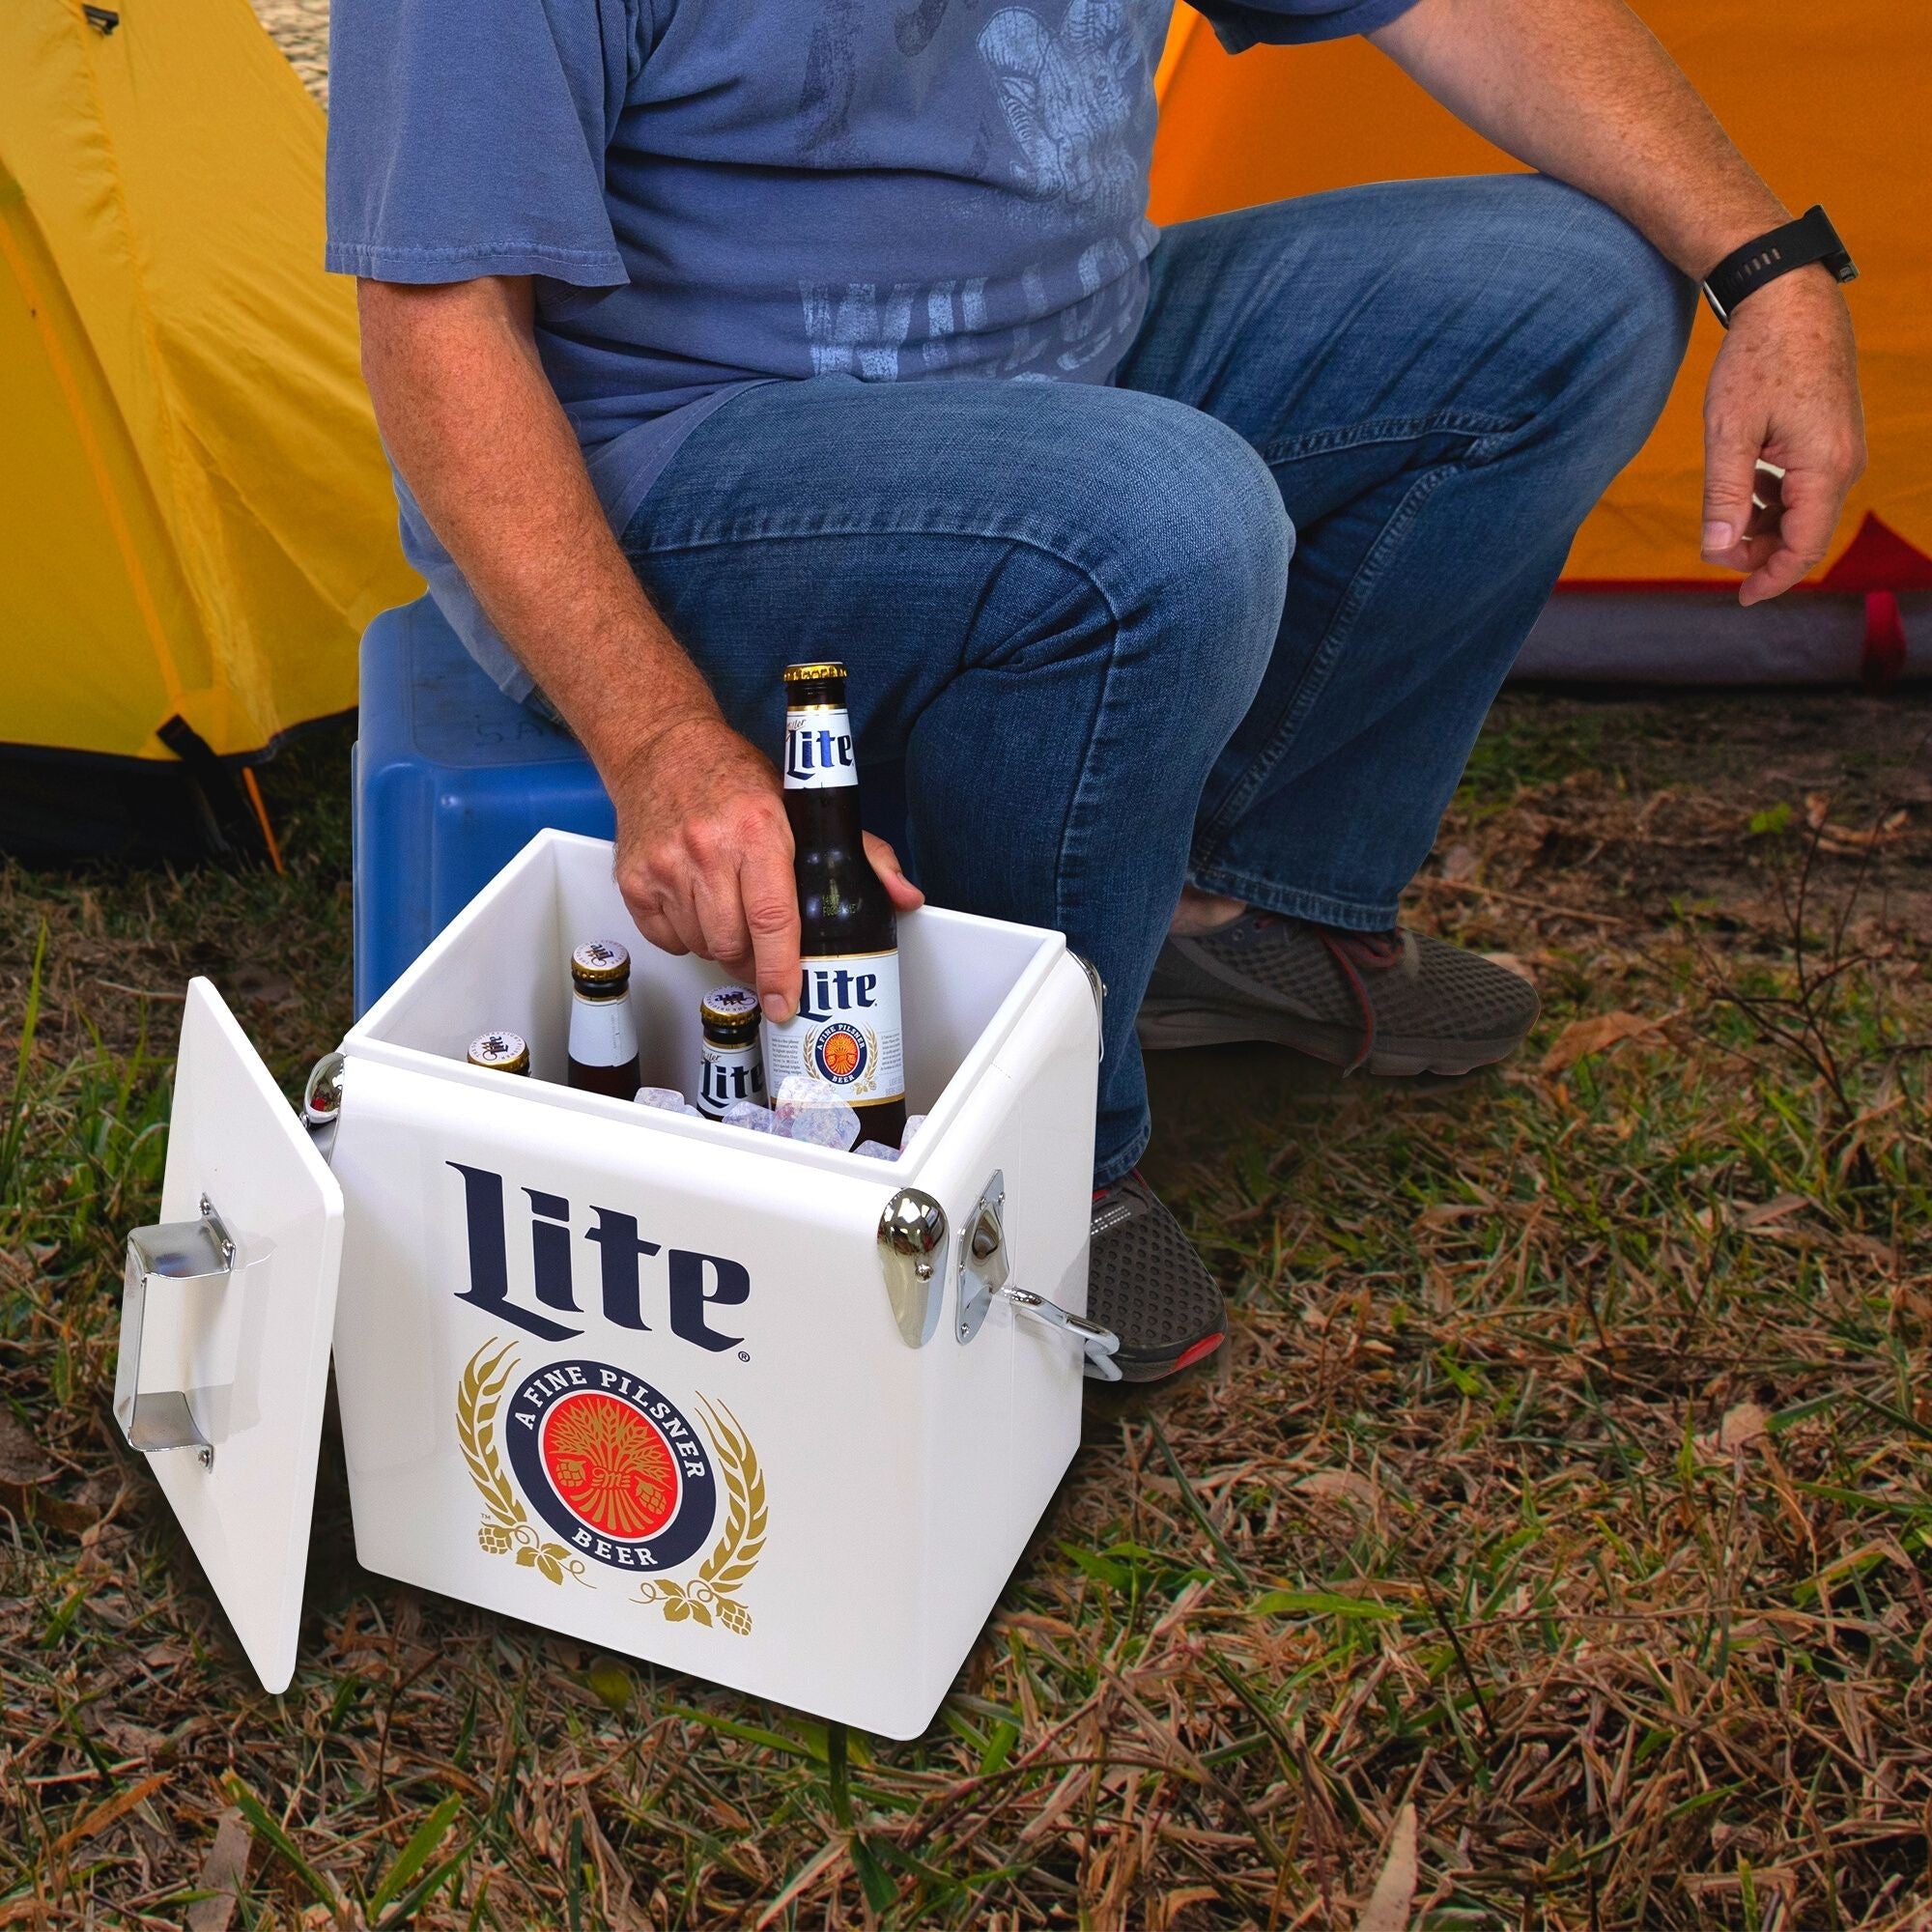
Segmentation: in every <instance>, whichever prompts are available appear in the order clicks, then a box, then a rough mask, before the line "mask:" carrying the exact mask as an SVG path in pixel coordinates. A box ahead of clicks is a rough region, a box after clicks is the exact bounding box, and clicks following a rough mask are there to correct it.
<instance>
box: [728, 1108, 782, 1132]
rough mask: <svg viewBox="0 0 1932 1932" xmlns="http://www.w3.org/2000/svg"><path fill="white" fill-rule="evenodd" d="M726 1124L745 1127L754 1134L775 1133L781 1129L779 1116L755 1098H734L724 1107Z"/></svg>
mask: <svg viewBox="0 0 1932 1932" xmlns="http://www.w3.org/2000/svg"><path fill="white" fill-rule="evenodd" d="M725 1125H726V1126H727V1127H743V1128H745V1129H746V1130H747V1131H748V1132H750V1133H754V1134H775V1133H777V1132H778V1131H779V1121H778V1116H777V1115H776V1114H774V1113H773V1112H772V1110H771V1109H770V1108H769V1107H761V1106H759V1105H758V1103H757V1102H756V1101H755V1100H733V1101H732V1102H731V1104H730V1105H729V1106H728V1107H726V1108H725Z"/></svg>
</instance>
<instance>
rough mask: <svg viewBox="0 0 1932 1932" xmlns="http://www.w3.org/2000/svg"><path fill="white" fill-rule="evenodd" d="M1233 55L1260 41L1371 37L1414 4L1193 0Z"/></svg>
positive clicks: (1404, 0)
mask: <svg viewBox="0 0 1932 1932" xmlns="http://www.w3.org/2000/svg"><path fill="white" fill-rule="evenodd" d="M1193 5H1194V6H1195V8H1196V9H1198V11H1199V12H1201V13H1203V14H1206V15H1207V16H1208V22H1209V24H1210V25H1211V26H1212V27H1213V29H1214V35H1215V38H1216V39H1217V40H1218V41H1219V42H1220V43H1221V44H1222V45H1223V46H1224V47H1226V48H1227V49H1228V51H1229V52H1230V53H1231V54H1237V53H1241V52H1243V51H1244V50H1245V49H1246V48H1248V47H1251V46H1253V45H1254V44H1255V43H1256V42H1258V41H1266V42H1269V43H1273V44H1275V45H1285V44H1293V43H1298V42H1303V41H1339V40H1341V39H1343V38H1344V37H1345V36H1346V35H1349V34H1372V33H1374V32H1375V30H1376V29H1377V28H1378V27H1386V26H1387V25H1388V23H1389V22H1390V21H1391V20H1398V19H1400V18H1401V17H1402V16H1403V14H1406V13H1407V12H1408V10H1409V9H1410V8H1411V7H1413V6H1414V5H1415V0H1193Z"/></svg>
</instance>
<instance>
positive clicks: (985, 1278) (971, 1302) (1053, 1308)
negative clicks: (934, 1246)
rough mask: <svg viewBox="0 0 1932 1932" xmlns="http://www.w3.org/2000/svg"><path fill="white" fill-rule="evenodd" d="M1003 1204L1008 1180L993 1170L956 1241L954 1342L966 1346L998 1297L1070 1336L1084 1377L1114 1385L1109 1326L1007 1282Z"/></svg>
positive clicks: (1114, 1344) (1116, 1343)
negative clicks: (977, 1203) (956, 1286)
mask: <svg viewBox="0 0 1932 1932" xmlns="http://www.w3.org/2000/svg"><path fill="white" fill-rule="evenodd" d="M1006 1206H1007V1177H1006V1175H1005V1173H1004V1172H1002V1171H1000V1170H997V1169H996V1170H995V1171H994V1174H993V1178H992V1179H990V1180H989V1181H987V1183H986V1186H985V1191H984V1192H983V1193H982V1194H981V1195H980V1201H979V1205H978V1207H976V1208H974V1210H973V1214H972V1218H971V1219H970V1220H969V1221H968V1222H967V1223H966V1230H965V1233H964V1234H963V1235H962V1236H960V1240H959V1302H958V1307H959V1313H958V1317H957V1320H956V1321H955V1323H954V1332H955V1333H956V1334H957V1336H958V1337H959V1340H960V1341H961V1342H970V1341H971V1340H972V1339H973V1338H974V1336H976V1335H977V1334H978V1333H979V1332H980V1328H981V1327H983V1326H984V1325H985V1321H986V1312H987V1310H988V1309H990V1308H991V1307H992V1305H993V1298H994V1296H996V1295H997V1296H998V1297H999V1298H1000V1299H1001V1300H1002V1301H1009V1302H1010V1303H1011V1304H1012V1305H1013V1307H1014V1308H1016V1309H1017V1310H1018V1311H1019V1312H1020V1313H1021V1314H1022V1315H1025V1316H1028V1317H1030V1318H1031V1319H1032V1320H1033V1321H1038V1322H1042V1323H1043V1324H1045V1325H1046V1326H1047V1327H1049V1328H1059V1329H1063V1330H1065V1333H1067V1334H1068V1335H1071V1336H1072V1337H1073V1339H1074V1340H1075V1341H1076V1342H1078V1343H1079V1344H1080V1351H1081V1356H1082V1362H1081V1368H1082V1371H1083V1373H1085V1374H1086V1375H1088V1376H1091V1377H1092V1378H1094V1380H1095V1381H1102V1382H1117V1381H1119V1380H1120V1379H1121V1369H1120V1364H1119V1363H1118V1362H1116V1361H1115V1360H1114V1356H1115V1353H1116V1352H1117V1351H1118V1350H1119V1349H1120V1346H1121V1338H1120V1337H1119V1336H1118V1335H1116V1334H1115V1333H1114V1331H1113V1330H1112V1329H1111V1328H1103V1327H1101V1326H1100V1324H1099V1323H1098V1322H1097V1321H1088V1319H1087V1318H1086V1317H1085V1316H1084V1315H1074V1314H1072V1313H1070V1312H1069V1311H1068V1310H1066V1309H1065V1308H1063V1307H1061V1305H1060V1304H1059V1302H1057V1301H1049V1300H1048V1299H1047V1297H1046V1296H1045V1295H1043V1294H1036V1293H1034V1291H1033V1290H1032V1289H1030V1288H1020V1287H1018V1286H1016V1285H1015V1284H1014V1282H1013V1281H1012V1279H1011V1276H1012V1259H1011V1254H1010V1250H1009V1246H1008V1242H1007V1231H1006V1223H1005V1220H1004V1215H1005V1213H1006Z"/></svg>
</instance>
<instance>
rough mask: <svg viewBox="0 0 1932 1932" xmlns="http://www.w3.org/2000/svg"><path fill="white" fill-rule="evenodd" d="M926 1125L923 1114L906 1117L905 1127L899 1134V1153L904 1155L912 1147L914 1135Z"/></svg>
mask: <svg viewBox="0 0 1932 1932" xmlns="http://www.w3.org/2000/svg"><path fill="white" fill-rule="evenodd" d="M924 1125H925V1116H924V1115H923V1114H908V1115H907V1116H906V1123H905V1126H904V1128H903V1129H902V1131H901V1132H900V1134H899V1151H900V1152H901V1153H904V1152H905V1151H906V1149H907V1148H909V1147H911V1146H912V1137H913V1135H915V1134H916V1133H918V1132H919V1130H920V1128H922V1127H923V1126H924Z"/></svg>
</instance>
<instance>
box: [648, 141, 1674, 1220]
mask: <svg viewBox="0 0 1932 1932" xmlns="http://www.w3.org/2000/svg"><path fill="white" fill-rule="evenodd" d="M1151 276H1152V286H1151V299H1150V305H1149V309H1148V313H1147V319H1146V321H1145V324H1144V325H1143V327H1142V328H1141V331H1140V334H1139V336H1138V338H1137V340H1136V341H1135V343H1134V345H1133V347H1132V348H1131V349H1130V350H1129V351H1128V353H1127V355H1126V357H1125V360H1124V361H1123V363H1122V367H1121V369H1120V371H1119V374H1118V376H1117V379H1116V382H1115V384H1114V385H1113V386H1111V387H1097V386H1090V385H1085V384H1060V383H1053V382H1043V383H1042V382H1001V381H995V380H986V379H980V380H970V379H969V380H960V381H932V382H915V383H904V384H890V383H868V382H861V381H858V380H856V379H854V378H851V377H845V376H836V377H820V378H814V379H812V380H810V381H801V382H792V383H775V384H767V385H765V386H762V387H758V388H754V389H751V390H748V391H746V392H745V393H744V394H742V395H740V396H738V397H736V398H734V399H733V400H732V401H730V402H729V403H727V404H726V405H725V407H724V408H722V409H721V410H720V411H718V412H717V413H716V414H714V415H712V416H711V417H710V418H708V419H707V420H706V421H705V422H704V423H702V424H701V425H700V426H699V427H698V428H697V429H696V431H694V432H693V434H692V436H691V437H690V439H689V440H687V441H686V442H685V443H684V445H683V446H682V448H681V449H680V450H679V451H678V453H677V454H676V456H675V457H674V458H673V459H672V461H671V463H670V465H669V467H668V469H667V470H666V472H665V474H664V476H663V477H662V478H661V479H660V481H659V482H658V483H657V485H656V486H655V488H654V489H653V490H652V492H651V494H650V496H649V497H647V498H646V500H645V502H644V505H643V507H642V508H641V509H640V510H639V513H638V515H637V517H636V518H635V520H634V521H633V523H632V525H631V526H630V527H629V528H628V529H627V530H626V531H625V532H624V536H623V542H624V547H625V550H626V552H627V554H629V556H630V557H631V560H632V562H633V565H634V566H635V568H636V569H637V571H638V574H639V578H640V579H641V580H642V582H643V583H644V586H645V588H646V589H647V590H648V591H649V593H650V595H651V597H652V598H653V600H654V601H655V603H656V605H657V607H658V609H659V610H660V611H662V612H663V613H664V615H665V617H666V618H667V620H668V622H669V624H670V625H671V627H672V628H673V630H674V631H675V632H676V634H677V636H678V638H679V639H680V641H681V642H682V643H683V644H684V645H685V647H686V648H687V649H688V650H689V651H690V652H691V654H692V656H693V657H694V658H695V659H696V662H697V664H698V665H699V667H700V668H702V669H703V671H704V673H705V675H706V677H707V678H708V679H709V680H710V683H711V686H712V689H713V690H714V691H715V692H716V693H717V695H718V698H719V701H720V702H721V704H722V705H723V707H724V710H725V716H726V717H727V718H728V719H729V720H730V722H731V724H732V725H734V726H735V727H736V728H737V729H739V730H740V731H742V732H744V733H745V734H746V735H747V736H748V737H750V738H751V739H752V740H753V742H754V743H756V744H760V745H764V746H767V747H770V746H775V745H776V744H777V743H778V742H779V740H780V737H781V727H782V713H783V698H782V696H781V687H780V681H779V672H780V669H781V668H782V667H783V666H784V665H785V664H787V663H789V662H791V661H792V660H795V659H801V658H810V657H820V656H826V657H837V658H841V659H843V660H844V662H845V664H846V665H847V667H848V668H849V669H850V672H851V701H852V712H853V719H854V722H855V725H856V726H857V729H858V734H859V752H860V757H861V761H862V762H861V771H862V774H863V773H865V772H866V771H867V770H868V769H869V770H871V771H872V772H873V773H874V774H875V775H876V776H877V777H879V778H880V779H881V780H882V781H885V784H886V786H888V787H890V788H892V789H896V788H897V787H898V785H900V784H901V783H902V786H903V816H904V827H903V836H904V838H905V841H906V845H907V849H906V850H905V851H904V852H902V854H901V856H902V857H903V858H904V859H905V860H906V862H907V866H908V869H909V870H910V871H911V872H912V873H913V875H914V876H915V877H916V878H918V880H919V881H920V883H921V884H922V885H923V887H924V888H925V890H926V891H927V892H928V893H929V894H930V895H932V897H933V898H934V900H935V901H937V902H938V903H940V904H943V905H952V906H958V907H962V908H964V909H966V910H968V911H972V912H978V913H984V914H989V915H993V916H996V917H999V918H1003V919H1010V920H1018V921H1022V922H1025V923H1030V924H1035V925H1042V926H1052V927H1056V928H1058V929H1059V930H1060V931H1061V932H1063V933H1065V935H1066V938H1067V941H1068V943H1069V944H1070V945H1071V946H1072V947H1073V948H1074V950H1075V951H1077V952H1081V953H1083V954H1085V955H1086V957H1087V958H1089V959H1091V960H1092V961H1093V962H1094V965H1095V966H1097V967H1098V969H1099V971H1100V974H1101V976H1102V978H1103V979H1104V980H1105V981H1106V984H1107V987H1108V999H1107V1006H1106V1020H1105V1037H1104V1047H1105V1052H1104V1058H1103V1060H1102V1063H1101V1068H1100V1092H1099V1109H1098V1122H1097V1128H1098V1131H1097V1139H1096V1143H1095V1169H1094V1179H1095V1181H1096V1183H1102V1184H1104V1183H1106V1182H1110V1181H1112V1180H1114V1179H1118V1178H1119V1177H1120V1176H1122V1174H1124V1173H1125V1172H1126V1171H1127V1170H1128V1169H1129V1168H1131V1167H1132V1165H1133V1164H1134V1162H1135V1161H1136V1160H1138V1159H1139V1157H1140V1154H1141V1151H1142V1150H1143V1149H1144V1148H1145V1146H1146V1144H1147V1140H1148V1135H1149V1118H1148V1101H1147V1083H1146V1080H1145V1077H1144V1074H1143V1070H1142V1066H1141V1060H1140V1052H1139V1048H1138V1046H1137V1044H1136V1041H1135V1038H1134V1012H1135V1009H1136V1007H1137V1005H1138V1004H1139V1001H1140V997H1141V994H1142V992H1143V991H1144V989H1145V987H1146V985H1147V980H1148V977H1149V975H1150V973H1151V970H1152V967H1153V960H1154V955H1155V954H1156V952H1158V951H1159V949H1160V944H1161V939H1162V936H1163V934H1164V933H1165V932H1166V930H1167V926H1168V922H1169V919H1170V917H1171V915H1172V914H1173V911H1174V907H1175V903H1176V900H1177V897H1178V896H1179V892H1180V888H1181V885H1182V883H1183V881H1188V880H1191V881H1192V882H1193V883H1194V884H1196V885H1197V886H1200V887H1202V888H1204V889H1206V890H1208V891H1209V892H1214V893H1221V894H1226V895H1231V896H1234V897H1236V898H1240V899H1243V900H1245V901H1247V902H1248V903H1250V904H1252V905H1254V906H1257V907H1261V908H1264V909H1266V910H1269V911H1273V912H1279V913H1286V914H1291V915H1294V916H1296V917H1300V918H1304V919H1311V920H1318V921H1321V922H1324V923H1329V924H1332V925H1337V926H1345V927H1350V928H1353V929H1358V930H1370V931H1373V930H1379V929H1383V928H1386V927H1388V926H1390V925H1392V924H1394V923H1395V920H1396V904H1397V900H1398V897H1399V896H1400V895H1401V893H1402V891H1403V889H1404V887H1405V886H1406V884H1407V883H1408V881H1409V880H1410V879H1411V878H1412V877H1413V876H1414V874H1415V872H1416V870H1417V868H1418V867H1420V866H1421V864H1422V862H1423V860H1424V859H1425V858H1426V857H1427V855H1428V852H1429V848H1430V845H1431V842H1432V840H1433V839H1434V838H1435V830H1436V825H1437V822H1438V820H1439V819H1440V817H1441V814H1442V810H1443V808H1444V807H1445V806H1446V805H1447V803H1448V801H1449V798H1450V795H1451V793H1452V792H1453V791H1454V789H1455V786H1456V784H1457V781H1458V780H1459V779H1460V777H1461V775H1462V771H1463V763H1464V761H1465V759H1466V758H1467V756H1468V753H1469V749H1470V747H1471V745H1472V744H1473V743H1474V741H1475V737H1476V733H1477V731H1478V730H1479V729H1480V728H1481V725H1482V722H1483V718H1484V715H1485V714H1486V712H1487V711H1488V709H1489V707H1490V703H1491V700H1492V698H1493V697H1494V696H1495V693H1496V690H1497V687H1498V686H1499V685H1500V684H1501V682H1502V679H1503V677H1504V674H1505V673H1506V672H1507V671H1508V669H1509V667H1510V663H1511V661H1512V660H1513V659H1514V657H1515V656H1516V653H1517V650H1518V647H1519V646H1520V644H1521V642H1522V640H1523V638H1524V637H1525V636H1526V635H1527V633H1528V631H1529V628H1530V625H1531V623H1532V622H1533V621H1534V619H1535V617H1536V614H1537V612H1538V611H1540V610H1541V608H1542V606H1543V603H1544V600H1545V599H1546V597H1547V596H1548V592H1549V588H1550V585H1551V584H1552V582H1554V581H1555V578H1556V575H1557V572H1558V571H1559V569H1560V568H1561V567H1562V563H1563V559H1564V556H1565V554H1567V552H1568V550H1569V547H1570V541H1571V538H1572V536H1573V535H1574V533H1575V531H1576V528H1577V525H1578V524H1579V523H1580V522H1581V521H1582V518H1583V516H1584V514H1585V513H1586V512H1587V511H1588V510H1589V508H1590V506H1591V505H1592V504H1593V503H1594V502H1595V501H1596V500H1597V497H1599V496H1600V495H1601V494H1602V492H1603V490H1604V489H1605V485H1606V484H1608V482H1609V481H1610V479H1611V478H1612V477H1613V476H1614V475H1615V474H1616V472H1617V471H1618V470H1619V469H1622V468H1623V466H1624V465H1625V464H1626V463H1627V462H1629V460H1630V459H1631V457H1632V456H1633V455H1634V453H1635V452H1636V450H1637V448H1638V446H1639V445H1640V444H1641V443H1642V441H1643V440H1644V438H1645V437H1646V436H1647V435H1648V434H1649V432H1650V428H1651V425H1652V424H1653V422H1655V420H1656V419H1657V415H1658V412H1660V411H1661V410H1662V407H1663V402H1664V398H1665V396H1666V394H1667V393H1668V391H1669V388H1670V384H1671V381H1672V379H1673V377H1674V376H1675V374H1676V371H1677V366H1678V363H1679V361H1680V359H1681V358H1682V355H1683V353H1684V347H1685V342H1686V339H1687V336H1688V333H1689V329H1690V315H1691V288H1690V283H1689V282H1688V281H1687V280H1686V279H1685V278H1684V277H1682V276H1681V275H1679V274H1677V273H1676V272H1675V271H1674V270H1671V269H1670V268H1669V267H1668V266H1667V265H1666V264H1665V263H1664V262H1663V261H1662V259H1661V258H1660V257H1659V256H1658V255H1657V254H1656V253H1655V252H1654V251H1653V250H1652V249H1651V248H1650V247H1649V246H1648V244H1646V243H1645V242H1644V241H1642V240H1641V239H1640V238H1639V237H1638V236H1637V235H1636V234H1635V233H1634V231H1633V230H1632V229H1630V228H1629V227H1627V226H1626V225H1625V224H1624V223H1623V221H1621V220H1620V219H1619V218H1618V217H1617V216H1616V215H1614V214H1612V213H1609V212H1608V211H1607V210H1605V208H1603V207H1601V206H1600V205H1599V204H1597V203H1596V202H1594V201H1591V200H1589V199H1588V198H1586V197H1585V196H1583V195H1581V194H1577V193H1576V192H1574V191H1573V190H1571V189H1569V188H1566V187H1563V186H1561V185H1558V184H1556V183H1554V182H1551V181H1548V180H1545V179H1542V178H1540V177H1535V176H1498V177H1486V178H1480V179H1471V180H1463V181H1435V182H1411V183H1387V184H1382V185H1375V186H1370V187H1361V188H1351V189H1346V190H1343V191H1340V192H1338V193H1333V194H1323V195H1316V196H1311V197H1309V198H1307V199H1305V200H1299V201H1290V202H1283V203H1278V204H1276V205H1274V206H1272V207H1267V208H1259V209H1252V210H1248V211H1245V212H1243V213H1236V214H1227V215H1220V216H1216V217H1214V218H1212V219H1209V220H1206V221H1195V222H1188V223H1185V224H1183V225H1180V226H1178V227H1175V228H1171V229H1169V230H1168V231H1167V232H1166V233H1165V235H1164V236H1163V238H1162V240H1161V241H1160V243H1159V245H1158V246H1157V247H1156V249H1155V251H1154V254H1153V257H1152V260H1151ZM900 768H902V777H901V775H900ZM887 815H889V816H890V815H892V814H887Z"/></svg>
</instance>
